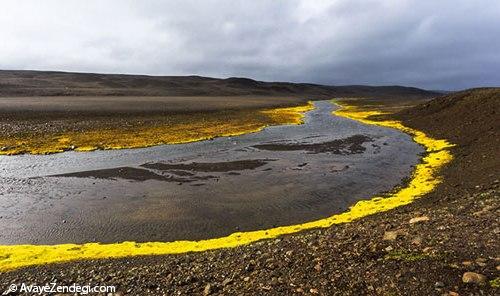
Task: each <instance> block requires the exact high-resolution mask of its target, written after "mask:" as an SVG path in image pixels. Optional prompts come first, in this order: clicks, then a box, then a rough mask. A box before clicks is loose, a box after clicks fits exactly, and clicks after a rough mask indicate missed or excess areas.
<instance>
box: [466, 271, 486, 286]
mask: <svg viewBox="0 0 500 296" xmlns="http://www.w3.org/2000/svg"><path fill="white" fill-rule="evenodd" d="M462 281H463V282H464V283H466V284H468V283H472V284H482V283H484V282H486V277H485V276H484V275H482V274H480V273H475V272H471V271H468V272H466V273H464V274H463V275H462Z"/></svg>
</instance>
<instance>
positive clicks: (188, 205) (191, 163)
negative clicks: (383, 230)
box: [0, 101, 423, 244]
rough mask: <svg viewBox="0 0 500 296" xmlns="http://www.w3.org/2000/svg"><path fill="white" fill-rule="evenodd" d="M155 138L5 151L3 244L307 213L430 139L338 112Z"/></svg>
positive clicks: (130, 234) (111, 237)
mask: <svg viewBox="0 0 500 296" xmlns="http://www.w3.org/2000/svg"><path fill="white" fill-rule="evenodd" d="M315 104H316V107H317V108H316V109H315V110H314V111H311V112H309V113H307V115H306V123H305V124H304V125H298V126H297V125H288V126H276V127H269V128H266V129H265V130H263V131H261V132H259V133H253V134H247V135H243V136H238V137H223V138H217V139H214V140H212V141H201V142H194V143H188V144H179V145H163V146H157V147H151V148H144V149H128V150H110V151H95V152H89V153H83V152H65V153H60V154H54V155H45V156H40V155H19V156H0V229H1V230H2V231H1V232H0V244H24V243H29V244H56V243H68V242H71V243H84V242H92V241H99V242H119V241H126V240H127V241H128V240H132V241H172V240H179V239H203V238H210V237H217V236H222V235H227V234H230V233H232V232H235V231H245V230H255V229H262V228H269V227H273V226H278V225H288V224H296V223H301V222H306V221H311V220H315V219H319V218H322V217H327V216H330V215H332V214H335V213H340V212H342V211H344V210H346V209H347V208H348V207H349V206H350V205H352V204H354V203H355V202H356V201H357V200H359V199H364V198H369V197H370V196H372V195H374V194H377V193H380V192H385V191H389V190H391V189H393V188H394V187H395V186H397V185H399V184H401V182H402V181H403V180H404V178H406V177H408V176H409V175H410V174H411V172H412V170H413V166H414V165H415V164H416V163H418V161H419V156H418V155H419V154H420V153H422V152H423V149H422V148H421V147H420V146H418V145H417V144H416V143H414V142H413V141H412V140H411V138H410V137H409V136H408V135H406V134H403V133H401V132H399V131H397V130H392V129H388V128H382V127H377V126H370V125H364V124H361V123H358V122H355V121H352V120H349V119H344V118H340V117H336V116H332V115H331V111H332V108H334V107H333V106H332V105H331V104H330V103H329V102H327V101H321V102H316V103H315Z"/></svg>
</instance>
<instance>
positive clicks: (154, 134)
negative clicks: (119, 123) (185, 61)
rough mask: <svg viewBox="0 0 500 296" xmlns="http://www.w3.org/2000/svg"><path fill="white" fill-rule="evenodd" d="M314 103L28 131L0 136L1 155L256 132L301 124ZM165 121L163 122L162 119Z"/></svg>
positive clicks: (131, 145) (122, 146)
mask: <svg viewBox="0 0 500 296" xmlns="http://www.w3.org/2000/svg"><path fill="white" fill-rule="evenodd" d="M313 108H314V105H313V104H312V103H311V102H309V103H307V104H306V105H303V106H298V107H288V108H274V109H265V110H240V111H232V112H231V111H229V112H213V113H195V114H187V115H172V116H171V118H167V117H165V118H162V119H160V122H159V123H156V124H142V125H141V124H136V125H133V126H123V127H108V128H94V129H89V130H83V131H68V132H63V133H56V134H43V133H41V134H40V133H39V134H36V133H26V134H22V135H17V136H13V137H4V138H0V147H5V148H4V149H2V150H1V151H0V155H2V154H3V155H14V154H23V153H29V154H50V153H58V152H64V151H67V150H75V151H93V150H97V149H104V150H108V149H125V148H139V147H149V146H155V145H161V144H179V143H187V142H194V141H201V140H207V139H211V138H215V137H221V136H237V135H241V134H247V133H252V132H257V131H260V130H262V129H263V128H265V127H266V126H270V125H280V124H300V123H302V118H303V116H304V115H303V114H302V113H303V112H306V111H309V110H312V109H313ZM162 120H164V122H163V121H162Z"/></svg>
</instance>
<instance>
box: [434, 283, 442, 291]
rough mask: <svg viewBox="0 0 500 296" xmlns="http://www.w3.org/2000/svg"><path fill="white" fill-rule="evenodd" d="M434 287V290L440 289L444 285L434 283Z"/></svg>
mask: <svg viewBox="0 0 500 296" xmlns="http://www.w3.org/2000/svg"><path fill="white" fill-rule="evenodd" d="M434 287H435V288H436V289H441V288H444V283H443V282H435V283H434Z"/></svg>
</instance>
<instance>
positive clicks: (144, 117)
mask: <svg viewBox="0 0 500 296" xmlns="http://www.w3.org/2000/svg"><path fill="white" fill-rule="evenodd" d="M437 95H438V93H436V92H432V91H426V90H422V89H418V88H412V87H402V86H380V87H373V86H324V85H316V84H306V83H287V82H261V81H255V80H251V79H246V78H228V79H217V78H208V77H200V76H145V75H121V74H120V75H119V74H91V73H68V72H46V71H7V70H3V71H2V70H0V135H1V136H2V137H3V138H10V137H19V136H22V137H26V138H39V137H48V136H49V135H58V134H61V133H65V132H87V131H90V132H91V131H95V130H102V129H116V128H128V129H133V128H135V127H142V128H146V127H156V126H160V125H171V124H172V123H173V122H175V123H176V124H182V123H189V122H191V121H193V120H202V119H203V118H205V117H206V116H207V115H210V116H212V117H213V118H218V119H221V120H222V121H227V120H229V119H230V118H235V117H243V116H247V115H248V114H247V113H248V112H245V111H248V110H253V109H263V108H272V107H284V106H287V107H288V106H297V105H300V104H304V103H305V102H306V101H308V100H318V99H331V98H333V97H377V98H384V99H386V100H389V101H394V100H397V99H398V98H401V97H405V98H407V99H411V100H412V101H414V100H425V99H429V98H432V97H435V96H437Z"/></svg>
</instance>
